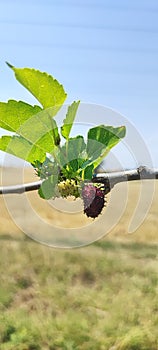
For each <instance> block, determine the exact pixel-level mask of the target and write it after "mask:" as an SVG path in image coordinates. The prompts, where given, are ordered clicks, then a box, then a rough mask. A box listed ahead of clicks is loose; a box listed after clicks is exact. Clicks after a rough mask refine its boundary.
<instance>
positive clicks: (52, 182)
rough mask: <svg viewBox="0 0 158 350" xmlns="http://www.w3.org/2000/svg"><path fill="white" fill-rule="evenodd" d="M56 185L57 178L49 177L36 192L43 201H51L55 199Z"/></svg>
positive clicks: (55, 176) (54, 176)
mask: <svg viewBox="0 0 158 350" xmlns="http://www.w3.org/2000/svg"><path fill="white" fill-rule="evenodd" d="M57 183H58V176H57V175H51V176H49V178H48V179H47V180H44V181H43V182H42V185H41V187H40V188H39V190H38V193H39V195H40V197H41V198H43V199H51V198H52V197H56V185H57Z"/></svg>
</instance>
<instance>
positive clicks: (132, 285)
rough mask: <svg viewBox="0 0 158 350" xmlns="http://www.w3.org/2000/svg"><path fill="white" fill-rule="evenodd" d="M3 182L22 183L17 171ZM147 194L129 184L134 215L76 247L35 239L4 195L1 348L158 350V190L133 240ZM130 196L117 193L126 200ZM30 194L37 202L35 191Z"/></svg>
mask: <svg viewBox="0 0 158 350" xmlns="http://www.w3.org/2000/svg"><path fill="white" fill-rule="evenodd" d="M26 173H27V174H26V178H27V180H29V181H31V180H32V178H34V175H32V173H30V174H28V171H26ZM7 174H8V175H7ZM11 174H12V175H11ZM10 175H11V176H12V179H10ZM7 176H8V177H7ZM19 176H20V175H19ZM3 180H5V183H6V184H9V183H11V181H12V183H16V182H19V178H18V176H17V174H16V171H15V173H14V170H12V171H10V170H9V169H8V171H7V173H6V174H5V176H3ZM3 183H4V181H3ZM139 189H140V184H139V183H137V182H136V183H131V184H130V185H129V188H128V201H127V205H126V210H125V212H124V214H123V215H122V218H121V219H120V221H119V223H118V224H117V225H116V227H114V228H113V230H111V232H110V233H109V234H108V235H107V236H105V237H104V238H102V239H101V240H99V241H97V242H95V243H93V244H91V245H89V246H86V247H83V248H80V249H73V250H64V249H63V250H61V249H60V250H59V249H53V248H49V247H47V246H44V245H40V244H38V243H36V242H34V241H33V240H31V239H29V238H28V237H27V236H26V235H24V234H23V233H22V232H21V230H20V229H19V228H18V227H17V226H16V225H15V223H14V222H13V221H12V219H11V218H10V216H9V214H8V211H7V208H6V207H5V203H4V199H3V197H1V198H0V208H1V209H0V210H1V226H0V276H1V282H0V350H57V349H64V350H75V349H76V350H158V209H157V208H158V207H157V202H158V186H156V189H155V195H154V198H153V204H152V206H151V208H150V211H149V213H148V215H147V217H146V219H145V221H144V223H143V224H142V225H141V226H140V227H139V229H137V231H136V232H135V233H134V234H131V235H130V234H128V233H127V228H128V225H129V221H130V218H131V215H132V213H133V210H134V208H135V206H136V202H137V199H138V197H139ZM122 191H123V187H122V185H120V186H118V187H117V188H116V194H117V193H118V194H117V195H118V199H120V200H121V198H122ZM120 193H121V195H120ZM29 196H30V197H29V198H30V200H32V202H33V201H35V200H36V203H37V198H36V194H35V193H32V194H30V195H29ZM13 197H14V196H12V197H11V198H10V200H11V201H12V206H13V204H14V207H15V210H16V215H17V213H18V211H19V215H20V213H21V211H20V209H21V208H19V203H18V201H16V200H15V197H14V198H13ZM43 205H44V204H39V207H38V209H37V210H38V211H39V213H41V212H42V210H44V207H43ZM117 205H120V203H119V202H118V201H117V203H115V208H114V209H115V210H116V209H117ZM52 211H53V209H52ZM45 215H46V214H45ZM52 215H54V216H53V219H54V220H56V221H57V220H58V218H57V214H55V213H54V214H52ZM26 216H27V212H25V217H23V220H24V222H25V219H26ZM46 217H47V215H46ZM64 220H65V221H64V224H65V222H66V214H65V218H64ZM83 220H84V219H83ZM76 225H78V222H77V224H76Z"/></svg>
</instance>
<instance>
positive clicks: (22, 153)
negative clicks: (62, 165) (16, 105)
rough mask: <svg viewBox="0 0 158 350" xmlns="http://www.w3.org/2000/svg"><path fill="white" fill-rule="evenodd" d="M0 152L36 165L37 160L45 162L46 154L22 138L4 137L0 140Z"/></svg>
mask: <svg viewBox="0 0 158 350" xmlns="http://www.w3.org/2000/svg"><path fill="white" fill-rule="evenodd" d="M0 150H1V151H4V152H7V153H9V154H12V155H14V156H16V157H18V158H22V159H24V160H26V161H27V162H30V163H34V161H35V160H39V161H40V162H43V161H44V159H45V152H44V151H42V149H41V148H39V147H37V146H36V145H32V144H31V143H30V142H29V141H27V140H26V139H24V138H23V137H21V136H2V137H1V138H0Z"/></svg>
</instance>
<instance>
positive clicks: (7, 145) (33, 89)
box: [0, 64, 126, 199]
mask: <svg viewBox="0 0 158 350" xmlns="http://www.w3.org/2000/svg"><path fill="white" fill-rule="evenodd" d="M8 66H9V67H10V68H11V69H12V70H13V72H14V73H15V77H16V79H17V80H18V81H19V82H20V83H21V84H22V85H23V86H24V87H25V88H26V89H27V90H28V91H29V92H30V93H31V94H32V95H33V96H34V97H35V98H36V99H37V100H38V102H39V104H40V105H35V106H32V105H30V104H28V103H26V102H23V101H15V100H9V101H8V102H0V127H1V128H3V129H5V130H7V131H9V135H5V136H2V137H1V138H0V150H2V151H5V152H7V153H10V154H12V155H14V156H16V157H19V158H22V159H23V160H25V161H27V162H29V163H31V164H32V166H33V167H34V168H35V169H36V173H37V175H38V176H40V178H42V179H43V180H44V181H43V183H42V186H41V188H40V190H39V194H40V196H41V197H43V198H46V199H48V198H51V197H56V196H58V195H60V193H59V188H58V186H57V185H58V184H59V183H61V182H63V181H66V180H70V182H71V181H72V180H74V181H75V183H76V188H75V196H76V197H77V196H78V195H79V193H78V192H77V186H78V183H79V182H80V181H84V180H90V179H92V176H93V172H94V169H95V168H96V167H97V166H98V165H99V164H100V163H101V161H102V160H103V159H104V157H105V156H106V155H107V154H108V153H109V151H110V150H111V148H112V147H114V146H115V145H116V144H117V143H118V142H119V141H120V139H122V138H123V137H124V136H125V132H126V131H125V127H124V126H120V127H113V126H105V125H99V126H95V127H93V128H91V129H89V131H88V134H87V138H86V140H85V139H84V137H83V136H82V135H77V136H76V137H71V129H72V127H73V124H74V121H75V117H76V114H77V110H78V107H79V103H80V101H74V102H73V103H72V104H71V105H69V106H68V109H67V113H66V116H65V119H64V120H63V124H62V126H61V127H58V125H57V122H56V119H55V117H56V116H57V114H58V111H59V109H60V108H61V107H62V105H63V103H64V101H65V99H66V97H67V94H66V92H65V90H64V88H63V86H62V85H61V84H60V83H59V82H58V81H57V80H56V79H55V78H53V77H52V76H51V75H48V74H47V73H45V72H44V73H43V72H41V71H39V70H35V69H31V68H15V67H14V66H12V65H10V64H8ZM10 132H11V134H10Z"/></svg>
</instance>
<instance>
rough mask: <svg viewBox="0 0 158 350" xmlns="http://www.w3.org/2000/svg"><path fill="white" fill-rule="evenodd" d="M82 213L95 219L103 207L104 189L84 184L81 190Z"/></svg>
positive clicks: (96, 185)
mask: <svg viewBox="0 0 158 350" xmlns="http://www.w3.org/2000/svg"><path fill="white" fill-rule="evenodd" d="M82 199H83V202H84V213H85V214H86V215H87V216H88V217H91V218H96V217H97V216H98V215H99V214H100V213H101V212H102V209H103V208H104V205H105V189H104V187H103V186H102V187H99V186H98V184H92V183H89V184H85V185H84V187H83V189H82Z"/></svg>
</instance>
